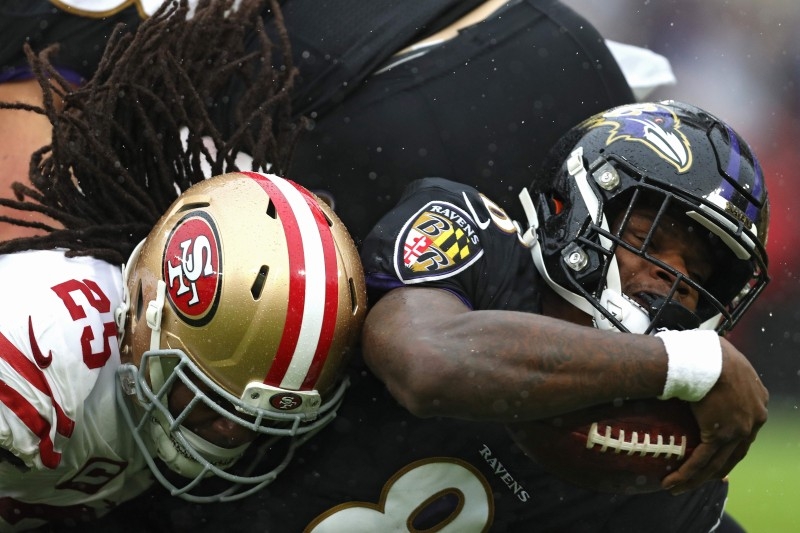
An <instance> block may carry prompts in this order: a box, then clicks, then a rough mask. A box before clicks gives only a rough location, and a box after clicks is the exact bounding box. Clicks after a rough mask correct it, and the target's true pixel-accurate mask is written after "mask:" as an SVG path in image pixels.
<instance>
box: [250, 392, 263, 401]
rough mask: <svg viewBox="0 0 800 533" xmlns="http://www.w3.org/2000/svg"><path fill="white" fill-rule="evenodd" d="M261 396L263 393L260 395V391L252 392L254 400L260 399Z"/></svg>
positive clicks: (251, 395)
mask: <svg viewBox="0 0 800 533" xmlns="http://www.w3.org/2000/svg"><path fill="white" fill-rule="evenodd" d="M260 396H261V395H260V394H259V393H257V392H254V393H252V394H250V399H252V400H258V398H259V397H260Z"/></svg>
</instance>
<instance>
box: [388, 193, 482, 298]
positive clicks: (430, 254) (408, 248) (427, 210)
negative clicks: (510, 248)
mask: <svg viewBox="0 0 800 533" xmlns="http://www.w3.org/2000/svg"><path fill="white" fill-rule="evenodd" d="M482 255H483V248H481V242H480V237H479V236H478V234H477V232H476V225H475V223H474V222H473V220H472V218H471V217H470V216H469V215H467V214H466V213H465V212H464V211H463V210H461V209H460V208H458V207H456V206H455V205H453V204H450V203H447V202H430V203H428V204H427V205H426V206H424V207H423V208H422V209H420V210H419V211H417V212H416V213H415V214H414V215H413V216H412V217H411V218H410V219H409V220H408V222H406V224H405V226H403V229H402V231H401V232H400V234H399V236H398V238H397V242H396V243H395V251H394V266H395V271H396V272H397V276H398V277H399V278H400V279H401V280H403V282H405V283H409V284H413V283H421V282H423V281H431V280H436V279H442V278H446V277H449V276H452V275H455V274H457V273H459V272H461V271H462V270H464V269H465V268H467V267H469V266H470V265H471V264H473V263H474V262H475V261H477V260H478V259H479V258H480V257H481V256H482Z"/></svg>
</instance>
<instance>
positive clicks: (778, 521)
mask: <svg viewBox="0 0 800 533" xmlns="http://www.w3.org/2000/svg"><path fill="white" fill-rule="evenodd" d="M730 482H731V487H730V492H729V496H728V507H727V509H728V511H729V512H730V514H731V515H732V516H733V517H734V518H736V520H737V521H738V522H739V524H741V525H742V527H744V528H745V529H746V530H747V531H748V532H749V533H792V532H795V531H800V408H798V402H797V401H793V400H791V399H789V398H778V399H773V400H772V401H771V402H770V410H769V420H768V421H767V423H766V424H765V425H764V427H763V428H762V430H761V431H760V432H759V434H758V438H757V439H756V441H755V442H754V443H753V445H752V446H751V447H750V452H749V453H748V454H747V457H745V458H744V460H743V461H742V462H741V463H739V464H738V465H737V466H736V468H734V470H733V472H731V475H730Z"/></svg>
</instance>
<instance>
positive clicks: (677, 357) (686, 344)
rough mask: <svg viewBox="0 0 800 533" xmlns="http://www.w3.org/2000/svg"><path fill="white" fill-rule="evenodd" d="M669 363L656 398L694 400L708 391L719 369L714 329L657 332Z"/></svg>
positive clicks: (720, 361) (719, 353)
mask: <svg viewBox="0 0 800 533" xmlns="http://www.w3.org/2000/svg"><path fill="white" fill-rule="evenodd" d="M656 337H658V338H659V339H661V341H662V342H663V343H664V348H666V349H667V356H668V357H669V362H668V363H667V381H666V383H664V392H663V393H661V396H659V397H658V399H659V400H668V399H669V398H678V399H681V400H685V401H687V402H697V401H699V400H702V399H703V397H704V396H705V395H706V394H707V393H708V391H710V390H711V387H713V386H714V384H715V383H716V382H717V380H718V379H719V375H720V373H721V372H722V346H721V345H720V342H719V335H717V333H716V332H714V331H707V330H690V331H661V332H659V333H656Z"/></svg>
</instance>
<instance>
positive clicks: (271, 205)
mask: <svg viewBox="0 0 800 533" xmlns="http://www.w3.org/2000/svg"><path fill="white" fill-rule="evenodd" d="M267 216H268V217H270V218H271V219H277V218H278V212H277V210H276V209H275V202H273V201H272V199H270V200H269V205H267Z"/></svg>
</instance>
